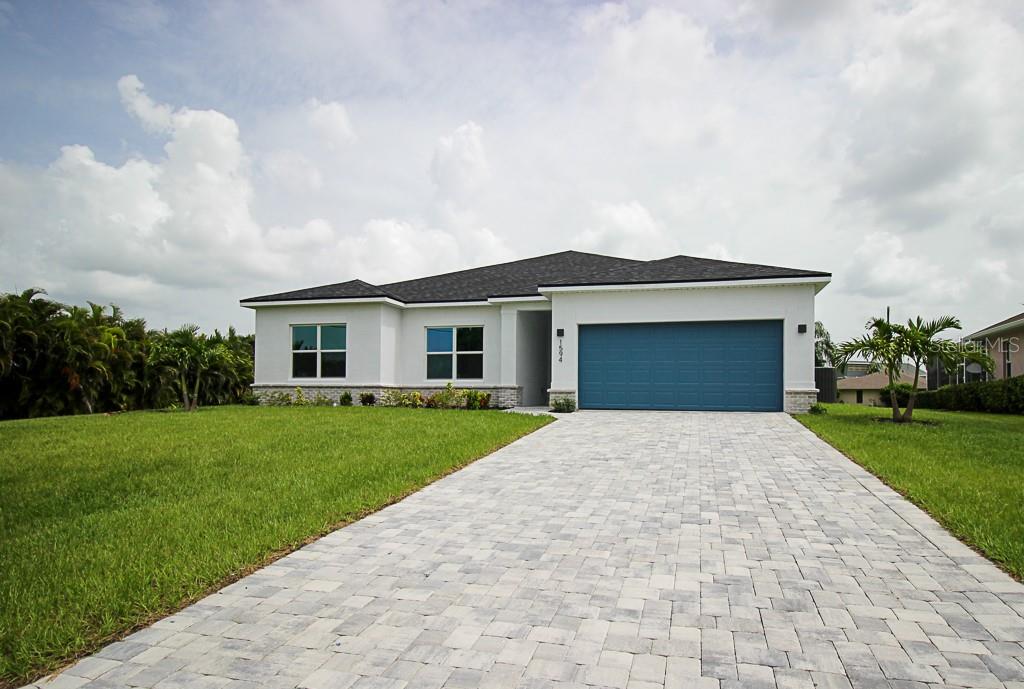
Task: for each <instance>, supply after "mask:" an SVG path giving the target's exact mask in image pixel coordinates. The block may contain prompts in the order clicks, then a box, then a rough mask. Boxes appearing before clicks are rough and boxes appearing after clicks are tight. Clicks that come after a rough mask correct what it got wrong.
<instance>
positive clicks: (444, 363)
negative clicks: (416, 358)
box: [427, 354, 452, 378]
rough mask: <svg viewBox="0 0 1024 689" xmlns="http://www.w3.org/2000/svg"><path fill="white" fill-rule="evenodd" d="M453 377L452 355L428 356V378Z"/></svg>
mask: <svg viewBox="0 0 1024 689" xmlns="http://www.w3.org/2000/svg"><path fill="white" fill-rule="evenodd" d="M451 377H452V355H451V354H428V355H427V378H451Z"/></svg>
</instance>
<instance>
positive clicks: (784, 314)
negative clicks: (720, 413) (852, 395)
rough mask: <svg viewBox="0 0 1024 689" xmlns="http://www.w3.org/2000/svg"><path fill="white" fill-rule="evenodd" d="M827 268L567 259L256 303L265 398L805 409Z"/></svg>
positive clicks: (259, 378)
mask: <svg viewBox="0 0 1024 689" xmlns="http://www.w3.org/2000/svg"><path fill="white" fill-rule="evenodd" d="M830 279H831V274H830V273H825V272H821V271H815V270H799V269H794V268H779V267H776V266H766V265H756V264H750V263H736V262H733V261H719V260H712V259H707V258H695V257H692V256H672V257H669V258H664V259H660V260H653V261H640V260H633V259H628V258H616V257H614V256H602V255H598V254H591V253H583V252H578V251H564V252H561V253H556V254H550V255H546V256H538V257H536V258H528V259H524V260H520V261H512V262H510V263H501V264H498V265H491V266H485V267H482V268H473V269H470V270H460V271H457V272H453V273H445V274H443V275H435V276H431V277H423V278H418V279H415V280H404V281H402V282H392V283H388V284H381V285H373V284H370V283H367V282H363V281H362V280H349V281H348V282H340V283H336V284H331V285H323V286H321V287H310V288H306V289H299V290H294V291H290V292H280V293H277V294H268V295H264V296H259V297H251V298H249V299H243V300H242V301H241V305H242V306H244V307H247V308H251V309H254V310H255V312H256V373H255V383H254V385H253V389H254V391H255V392H256V393H257V394H262V393H266V392H271V391H275V390H282V391H291V390H294V389H295V388H296V387H302V388H303V390H304V392H307V393H308V394H316V393H317V392H319V393H321V394H324V395H328V396H335V397H336V396H338V395H340V394H341V393H342V392H343V391H349V392H351V393H352V395H353V397H354V398H355V399H356V400H358V398H359V393H361V392H364V391H369V392H372V393H374V394H376V395H378V396H379V395H380V394H381V393H382V392H383V391H385V390H402V391H412V390H418V391H421V392H422V393H424V394H430V393H432V392H434V391H436V390H440V389H441V388H443V387H444V386H445V385H446V384H447V383H448V382H449V381H451V382H453V383H454V384H455V385H456V386H457V387H462V388H477V389H480V390H484V391H487V392H490V393H491V395H492V401H493V404H495V405H496V406H506V407H507V406H513V405H527V406H529V405H544V404H548V403H549V400H552V399H554V398H566V397H567V398H572V399H573V400H575V401H576V402H577V404H578V405H579V406H580V407H581V408H607V409H691V410H742V411H778V410H786V411H804V410H806V409H807V408H808V407H809V406H810V405H811V404H813V403H814V401H815V394H816V390H815V386H814V297H815V295H816V294H817V293H818V292H819V291H820V290H821V289H822V288H823V287H825V285H827V284H828V282H829V281H830Z"/></svg>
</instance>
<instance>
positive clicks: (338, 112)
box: [305, 98, 356, 150]
mask: <svg viewBox="0 0 1024 689" xmlns="http://www.w3.org/2000/svg"><path fill="white" fill-rule="evenodd" d="M305 108H306V118H307V120H308V121H309V125H310V127H312V128H313V130H314V131H315V132H316V133H317V134H318V135H319V136H320V137H322V138H323V140H324V141H325V142H326V143H327V146H328V148H330V149H332V150H336V149H339V148H342V147H343V146H345V145H346V144H348V143H351V142H352V141H354V140H355V138H356V134H355V131H354V130H353V129H352V122H351V121H349V118H348V111H347V110H346V109H345V106H344V105H342V104H341V103H337V102H334V101H330V102H327V103H321V102H320V101H319V100H317V99H316V98H310V99H309V100H307V101H306V105H305Z"/></svg>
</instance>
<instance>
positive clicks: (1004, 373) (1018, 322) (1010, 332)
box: [966, 313, 1024, 380]
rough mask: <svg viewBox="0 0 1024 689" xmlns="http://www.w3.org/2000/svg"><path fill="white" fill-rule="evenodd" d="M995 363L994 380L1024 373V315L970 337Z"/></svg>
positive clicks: (1004, 321)
mask: <svg viewBox="0 0 1024 689" xmlns="http://www.w3.org/2000/svg"><path fill="white" fill-rule="evenodd" d="M966 339H967V340H968V341H970V342H973V343H975V344H976V345H978V346H979V347H981V348H983V349H984V350H985V351H986V352H988V355H989V356H990V357H992V361H994V362H995V369H994V370H993V372H992V376H991V377H992V378H994V379H996V380H1002V379H1004V378H1013V377H1014V376H1019V375H1021V374H1022V373H1024V313H1018V314H1017V315H1016V316H1010V317H1009V318H1007V319H1006V320H1003V321H999V322H998V323H993V324H992V325H990V326H988V327H987V328H983V329H981V330H979V331H978V332H976V333H974V334H972V335H968V336H967V338H966Z"/></svg>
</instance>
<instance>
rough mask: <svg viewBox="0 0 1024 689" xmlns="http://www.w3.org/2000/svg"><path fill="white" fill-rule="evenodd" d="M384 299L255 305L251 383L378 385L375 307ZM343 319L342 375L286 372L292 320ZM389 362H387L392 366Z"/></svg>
mask: <svg viewBox="0 0 1024 689" xmlns="http://www.w3.org/2000/svg"><path fill="white" fill-rule="evenodd" d="M385 309H387V310H394V307H392V306H388V305H386V304H296V305H295V306H266V307H262V308H258V309H256V385H291V386H295V385H304V386H309V385H315V384H316V383H317V381H321V380H322V381H325V382H326V381H335V384H337V382H338V381H341V382H344V383H345V384H346V385H378V384H380V377H381V374H382V372H384V373H386V372H387V371H386V369H387V368H388V366H387V365H386V363H385V365H384V366H383V368H384V369H385V370H384V371H382V358H381V352H382V351H383V350H382V346H381V345H382V343H381V313H382V311H383V310H385ZM323 323H345V324H346V325H347V326H348V327H347V328H346V334H345V337H346V346H347V348H348V349H347V351H348V354H347V355H346V357H345V360H346V361H345V373H346V374H347V375H346V376H345V378H344V379H339V378H325V379H320V378H292V335H291V332H292V331H291V326H293V325H313V324H323ZM392 368H393V367H392Z"/></svg>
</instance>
